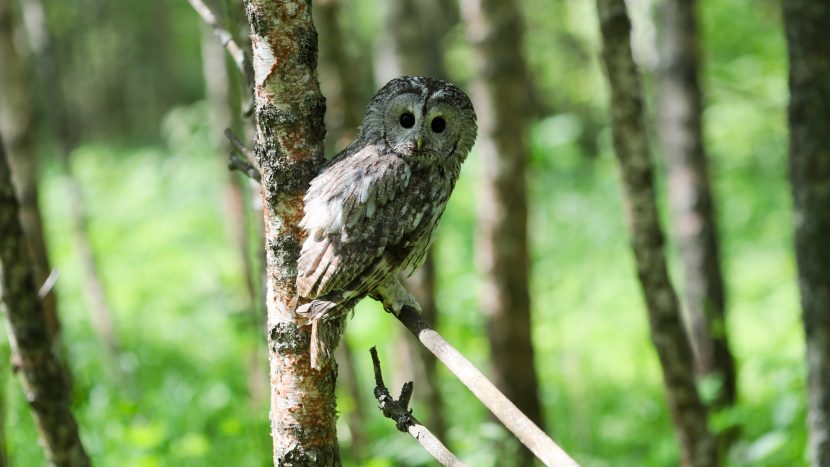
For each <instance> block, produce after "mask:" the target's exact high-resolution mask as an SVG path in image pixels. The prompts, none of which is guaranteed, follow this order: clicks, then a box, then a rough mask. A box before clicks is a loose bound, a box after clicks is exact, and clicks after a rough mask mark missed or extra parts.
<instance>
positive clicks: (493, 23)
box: [461, 0, 544, 463]
mask: <svg viewBox="0 0 830 467" xmlns="http://www.w3.org/2000/svg"><path fill="white" fill-rule="evenodd" d="M461 8H462V10H461V13H462V17H463V19H464V21H465V22H466V24H467V31H468V36H469V38H470V41H471V42H472V44H473V45H474V47H475V52H476V58H477V67H478V73H477V76H478V79H477V80H476V82H475V83H474V86H475V87H474V89H473V103H474V104H475V107H476V112H477V113H478V117H479V128H480V133H479V134H480V138H479V144H478V148H479V157H481V166H482V170H483V174H482V182H481V187H480V197H479V212H478V217H479V221H478V232H477V237H478V238H477V247H476V253H477V260H478V266H479V268H480V270H481V271H482V273H483V274H484V288H483V291H482V295H481V296H482V303H481V306H482V309H483V311H484V314H485V315H486V317H487V333H488V336H489V339H490V355H491V357H490V358H491V361H492V367H493V379H494V382H495V383H496V386H497V387H499V388H501V389H502V391H504V394H505V395H506V396H507V397H508V398H509V399H510V400H511V401H513V402H514V403H515V404H516V406H517V407H518V408H519V409H520V410H521V411H522V412H524V413H525V414H526V415H527V416H528V417H529V418H530V419H531V420H533V421H534V422H536V423H537V424H538V425H539V426H540V427H543V426H544V425H543V416H542V408H541V404H540V402H539V396H538V393H537V391H538V383H537V377H536V367H535V363H534V360H535V358H534V352H533V343H532V338H531V317H530V292H529V290H528V288H529V280H528V278H529V258H528V241H527V182H526V174H525V172H526V165H527V162H526V161H527V157H528V154H527V142H526V135H525V133H526V121H525V120H524V119H523V118H522V116H523V115H527V107H526V106H527V104H528V94H527V80H526V77H527V74H526V71H525V66H526V65H525V61H524V54H523V52H522V34H523V29H524V24H523V21H522V18H521V13H520V9H519V3H518V2H517V1H515V0H509V1H505V0H464V1H462V3H461ZM524 460H525V461H526V463H529V462H530V461H531V460H532V458H531V457H530V456H529V452H527V451H525V456H524Z"/></svg>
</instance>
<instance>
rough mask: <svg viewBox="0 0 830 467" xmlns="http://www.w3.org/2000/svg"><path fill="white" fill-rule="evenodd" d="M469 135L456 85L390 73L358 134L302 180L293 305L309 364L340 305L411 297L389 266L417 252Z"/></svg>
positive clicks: (410, 263)
mask: <svg viewBox="0 0 830 467" xmlns="http://www.w3.org/2000/svg"><path fill="white" fill-rule="evenodd" d="M475 139H476V115H475V111H474V110H473V105H472V103H471V102H470V98H469V97H467V95H466V94H464V92H463V91H461V90H460V89H458V88H457V87H456V86H454V85H452V84H450V83H447V82H445V81H441V80H439V79H435V78H425V77H420V76H404V77H400V78H395V79H393V80H392V81H390V82H389V83H387V84H386V85H385V86H384V87H383V88H381V89H380V90H379V91H378V92H377V94H376V95H375V96H374V97H373V98H372V100H371V102H370V103H369V107H368V109H367V110H366V115H365V116H364V118H363V123H362V125H361V127H360V133H359V135H358V136H357V138H356V139H355V140H354V141H353V142H352V143H351V144H350V145H349V146H348V147H346V148H345V149H344V150H343V151H341V152H340V153H338V154H337V155H335V156H334V158H332V159H331V160H330V161H329V162H327V163H326V164H325V165H324V166H323V167H322V169H321V170H320V173H319V174H318V175H317V176H316V177H315V178H314V179H313V180H312V181H311V186H310V188H309V190H308V192H307V193H306V195H305V199H304V203H305V210H304V216H303V219H302V221H301V223H300V227H301V228H302V229H304V230H305V232H306V234H307V238H306V240H305V242H304V243H303V247H302V251H301V252H300V259H299V261H298V264H297V293H298V295H299V297H300V303H303V304H302V305H301V306H300V307H299V308H297V313H298V314H299V315H301V316H303V317H306V318H307V319H308V321H309V323H310V324H311V325H312V337H311V340H312V342H311V359H312V366H314V367H319V366H320V364H321V362H322V361H325V360H327V359H328V358H329V357H330V353H331V351H332V350H333V349H332V347H333V346H334V345H336V342H337V341H338V340H339V338H340V334H341V333H342V330H343V327H344V325H345V317H346V315H347V314H348V312H349V311H350V310H351V309H352V308H353V307H354V306H355V304H357V302H358V301H360V300H361V299H363V298H364V297H366V296H367V295H372V296H373V297H375V298H379V299H383V300H384V302H387V301H388V302H394V303H398V304H400V303H408V304H412V305H413V306H416V307H417V304H416V303H411V300H412V299H411V298H410V296H409V294H408V293H406V291H405V290H404V289H403V286H401V284H400V282H399V281H398V274H399V273H400V272H401V271H403V272H404V273H409V274H411V273H412V271H414V270H415V269H416V268H418V266H420V265H421V263H422V262H423V260H424V257H425V256H426V253H427V249H428V248H429V245H430V243H431V242H432V238H433V235H434V233H435V228H436V226H437V225H438V220H439V219H440V217H441V214H442V213H443V212H444V207H445V206H446V204H447V199H448V198H449V196H450V193H451V192H452V189H453V187H454V186H455V182H456V180H457V179H458V175H459V172H460V170H461V163H462V162H464V159H465V158H466V157H467V153H468V152H469V151H470V148H471V147H472V146H473V143H474V142H475ZM394 311H400V305H398V309H397V310H394Z"/></svg>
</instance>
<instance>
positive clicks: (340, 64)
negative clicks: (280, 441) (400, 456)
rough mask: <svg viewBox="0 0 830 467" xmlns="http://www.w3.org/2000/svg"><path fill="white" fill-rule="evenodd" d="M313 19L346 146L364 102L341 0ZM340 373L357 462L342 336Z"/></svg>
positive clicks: (362, 441)
mask: <svg viewBox="0 0 830 467" xmlns="http://www.w3.org/2000/svg"><path fill="white" fill-rule="evenodd" d="M316 7H317V9H316V10H315V12H314V13H315V21H316V23H317V28H318V30H319V31H320V34H321V36H320V71H321V73H320V75H321V81H322V82H321V87H322V88H323V90H324V91H325V94H326V95H327V96H329V97H328V105H327V109H326V110H327V111H326V120H327V126H328V128H329V129H330V131H329V136H330V139H331V140H332V141H333V146H334V147H335V148H336V150H340V149H342V148H343V147H345V146H346V145H347V144H348V143H349V142H350V141H351V140H352V139H354V137H355V135H356V134H357V130H358V126H359V125H360V123H361V121H362V119H363V114H362V112H363V107H364V103H363V102H361V101H360V96H361V87H369V86H367V85H366V84H361V76H360V74H359V68H358V66H357V64H356V63H355V61H354V60H353V57H351V56H350V54H349V50H348V48H347V45H346V37H347V36H348V31H343V28H342V26H341V21H340V2H339V1H338V0H321V1H319V2H317V5H316ZM336 358H337V361H338V362H339V364H340V365H339V367H338V370H339V373H340V376H341V380H342V381H343V383H344V385H345V388H346V391H347V392H348V394H349V397H350V398H351V399H352V401H353V402H354V407H353V408H352V410H350V411H348V412H347V413H346V422H347V424H348V426H349V433H350V434H351V443H350V448H351V453H352V457H353V459H355V461H356V462H358V463H359V462H361V461H363V460H364V456H365V454H366V452H367V446H366V434H365V432H364V429H363V427H364V426H365V425H366V405H365V404H364V403H363V397H362V394H363V392H362V391H361V388H360V382H359V381H358V376H357V374H356V373H355V368H356V366H355V361H354V352H353V351H352V349H351V347H350V345H349V342H348V341H346V340H344V341H343V343H342V345H341V346H340V347H339V348H338V349H337V352H336Z"/></svg>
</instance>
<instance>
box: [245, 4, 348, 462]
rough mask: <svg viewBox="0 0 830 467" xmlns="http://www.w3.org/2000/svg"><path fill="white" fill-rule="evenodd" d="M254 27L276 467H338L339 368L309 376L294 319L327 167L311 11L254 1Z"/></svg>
mask: <svg viewBox="0 0 830 467" xmlns="http://www.w3.org/2000/svg"><path fill="white" fill-rule="evenodd" d="M245 6H246V11H247V14H248V22H249V23H250V25H251V42H252V46H253V68H254V77H255V89H254V96H255V105H256V107H255V108H256V122H257V130H256V154H257V158H258V159H259V163H260V166H261V169H262V185H261V187H262V198H263V205H264V208H263V217H264V220H265V249H266V254H267V271H266V274H267V291H268V295H267V299H266V307H267V312H268V320H267V327H268V340H269V361H270V364H271V415H270V418H271V436H272V437H273V441H274V464H275V465H324V466H328V465H340V453H339V451H338V446H337V436H336V428H335V420H336V412H335V393H334V385H335V379H336V377H337V364H336V363H335V362H334V360H333V359H330V360H329V361H327V362H326V363H325V364H324V365H323V367H322V368H320V369H319V370H315V369H313V368H312V367H311V358H310V357H311V356H310V352H309V351H310V348H311V346H310V338H311V327H310V326H306V325H305V323H304V321H303V320H302V319H301V318H300V317H298V316H297V315H296V314H295V312H294V311H295V308H296V302H297V294H296V287H295V283H296V275H297V257H298V254H299V251H300V247H301V241H302V239H303V234H302V231H301V229H300V228H299V226H298V223H299V220H300V218H301V217H302V213H303V194H304V193H305V190H306V189H307V187H308V184H309V182H310V181H311V179H312V178H313V176H314V175H315V174H316V173H317V171H318V170H319V168H320V166H321V164H322V162H323V151H324V138H325V133H326V131H325V126H324V123H323V118H324V114H325V109H326V104H325V98H324V97H323V96H322V94H321V93H320V87H319V84H318V82H317V31H316V30H315V29H314V24H313V22H312V19H311V3H310V2H296V3H287V2H281V1H275V0H246V1H245Z"/></svg>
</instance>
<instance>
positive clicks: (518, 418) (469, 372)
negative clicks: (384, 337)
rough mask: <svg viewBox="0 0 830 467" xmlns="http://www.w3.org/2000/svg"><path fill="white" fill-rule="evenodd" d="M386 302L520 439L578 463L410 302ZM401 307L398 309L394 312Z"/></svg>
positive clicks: (567, 463) (555, 460)
mask: <svg viewBox="0 0 830 467" xmlns="http://www.w3.org/2000/svg"><path fill="white" fill-rule="evenodd" d="M400 305H401V304H399V303H386V302H384V303H383V307H384V308H385V309H386V311H388V312H390V313H392V314H393V315H394V316H395V317H396V318H398V321H400V322H401V323H402V324H403V325H404V326H406V328H407V329H409V332H411V333H412V334H414V335H415V337H417V338H418V340H419V341H421V343H422V344H423V345H424V347H426V348H427V349H428V350H429V351H430V352H432V353H433V354H434V355H435V356H436V357H438V360H441V363H443V364H444V365H445V366H446V367H447V369H449V370H450V371H451V372H452V373H453V374H454V375H455V376H456V377H457V378H458V379H459V380H461V382H462V383H464V386H467V388H468V389H469V390H470V391H471V392H472V393H473V395H475V396H476V398H478V400H480V401H481V403H482V404H484V405H485V407H487V408H488V409H489V410H490V412H492V413H493V415H495V416H496V418H498V419H499V421H500V422H501V423H502V424H503V425H504V426H505V427H506V428H507V429H508V430H510V431H511V432H512V433H513V435H515V436H516V438H518V439H519V441H521V442H522V444H524V445H525V446H527V448H528V449H530V450H531V451H532V452H533V454H535V455H536V457H538V458H539V460H541V461H542V462H543V463H544V464H545V465H548V466H557V467H575V466H577V465H578V464H577V463H576V461H574V460H573V459H572V458H571V457H570V456H569V455H568V453H566V452H565V451H564V450H563V449H562V448H561V447H559V446H558V445H557V444H556V443H555V442H554V441H553V440H552V439H551V438H550V436H548V435H547V434H546V433H545V432H544V431H542V430H541V429H540V428H539V427H538V426H536V424H535V423H533V422H532V421H531V420H530V419H529V418H527V416H526V415H525V414H523V413H522V412H521V411H520V410H519V409H518V408H516V406H515V405H514V404H513V402H511V401H510V399H508V398H507V397H506V396H505V395H504V394H502V392H501V391H499V390H498V389H497V388H496V386H495V385H493V383H492V382H491V381H490V380H489V379H487V377H486V376H484V374H483V373H481V371H479V370H478V368H476V367H475V365H473V364H472V363H470V361H469V360H467V358H466V357H464V356H463V355H462V354H461V352H459V351H458V350H457V349H456V348H455V347H453V346H452V345H451V344H450V343H449V342H447V340H446V339H444V337H443V336H442V335H441V334H438V331H436V330H435V329H433V328H432V326H431V325H430V324H429V323H428V322H427V321H426V320H425V319H424V318H423V317H422V316H421V314H420V313H418V310H416V309H415V308H413V307H412V306H410V305H408V304H404V305H403V306H400ZM396 308H400V311H399V312H397V313H396V312H394V311H392V310H395V309H396Z"/></svg>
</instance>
